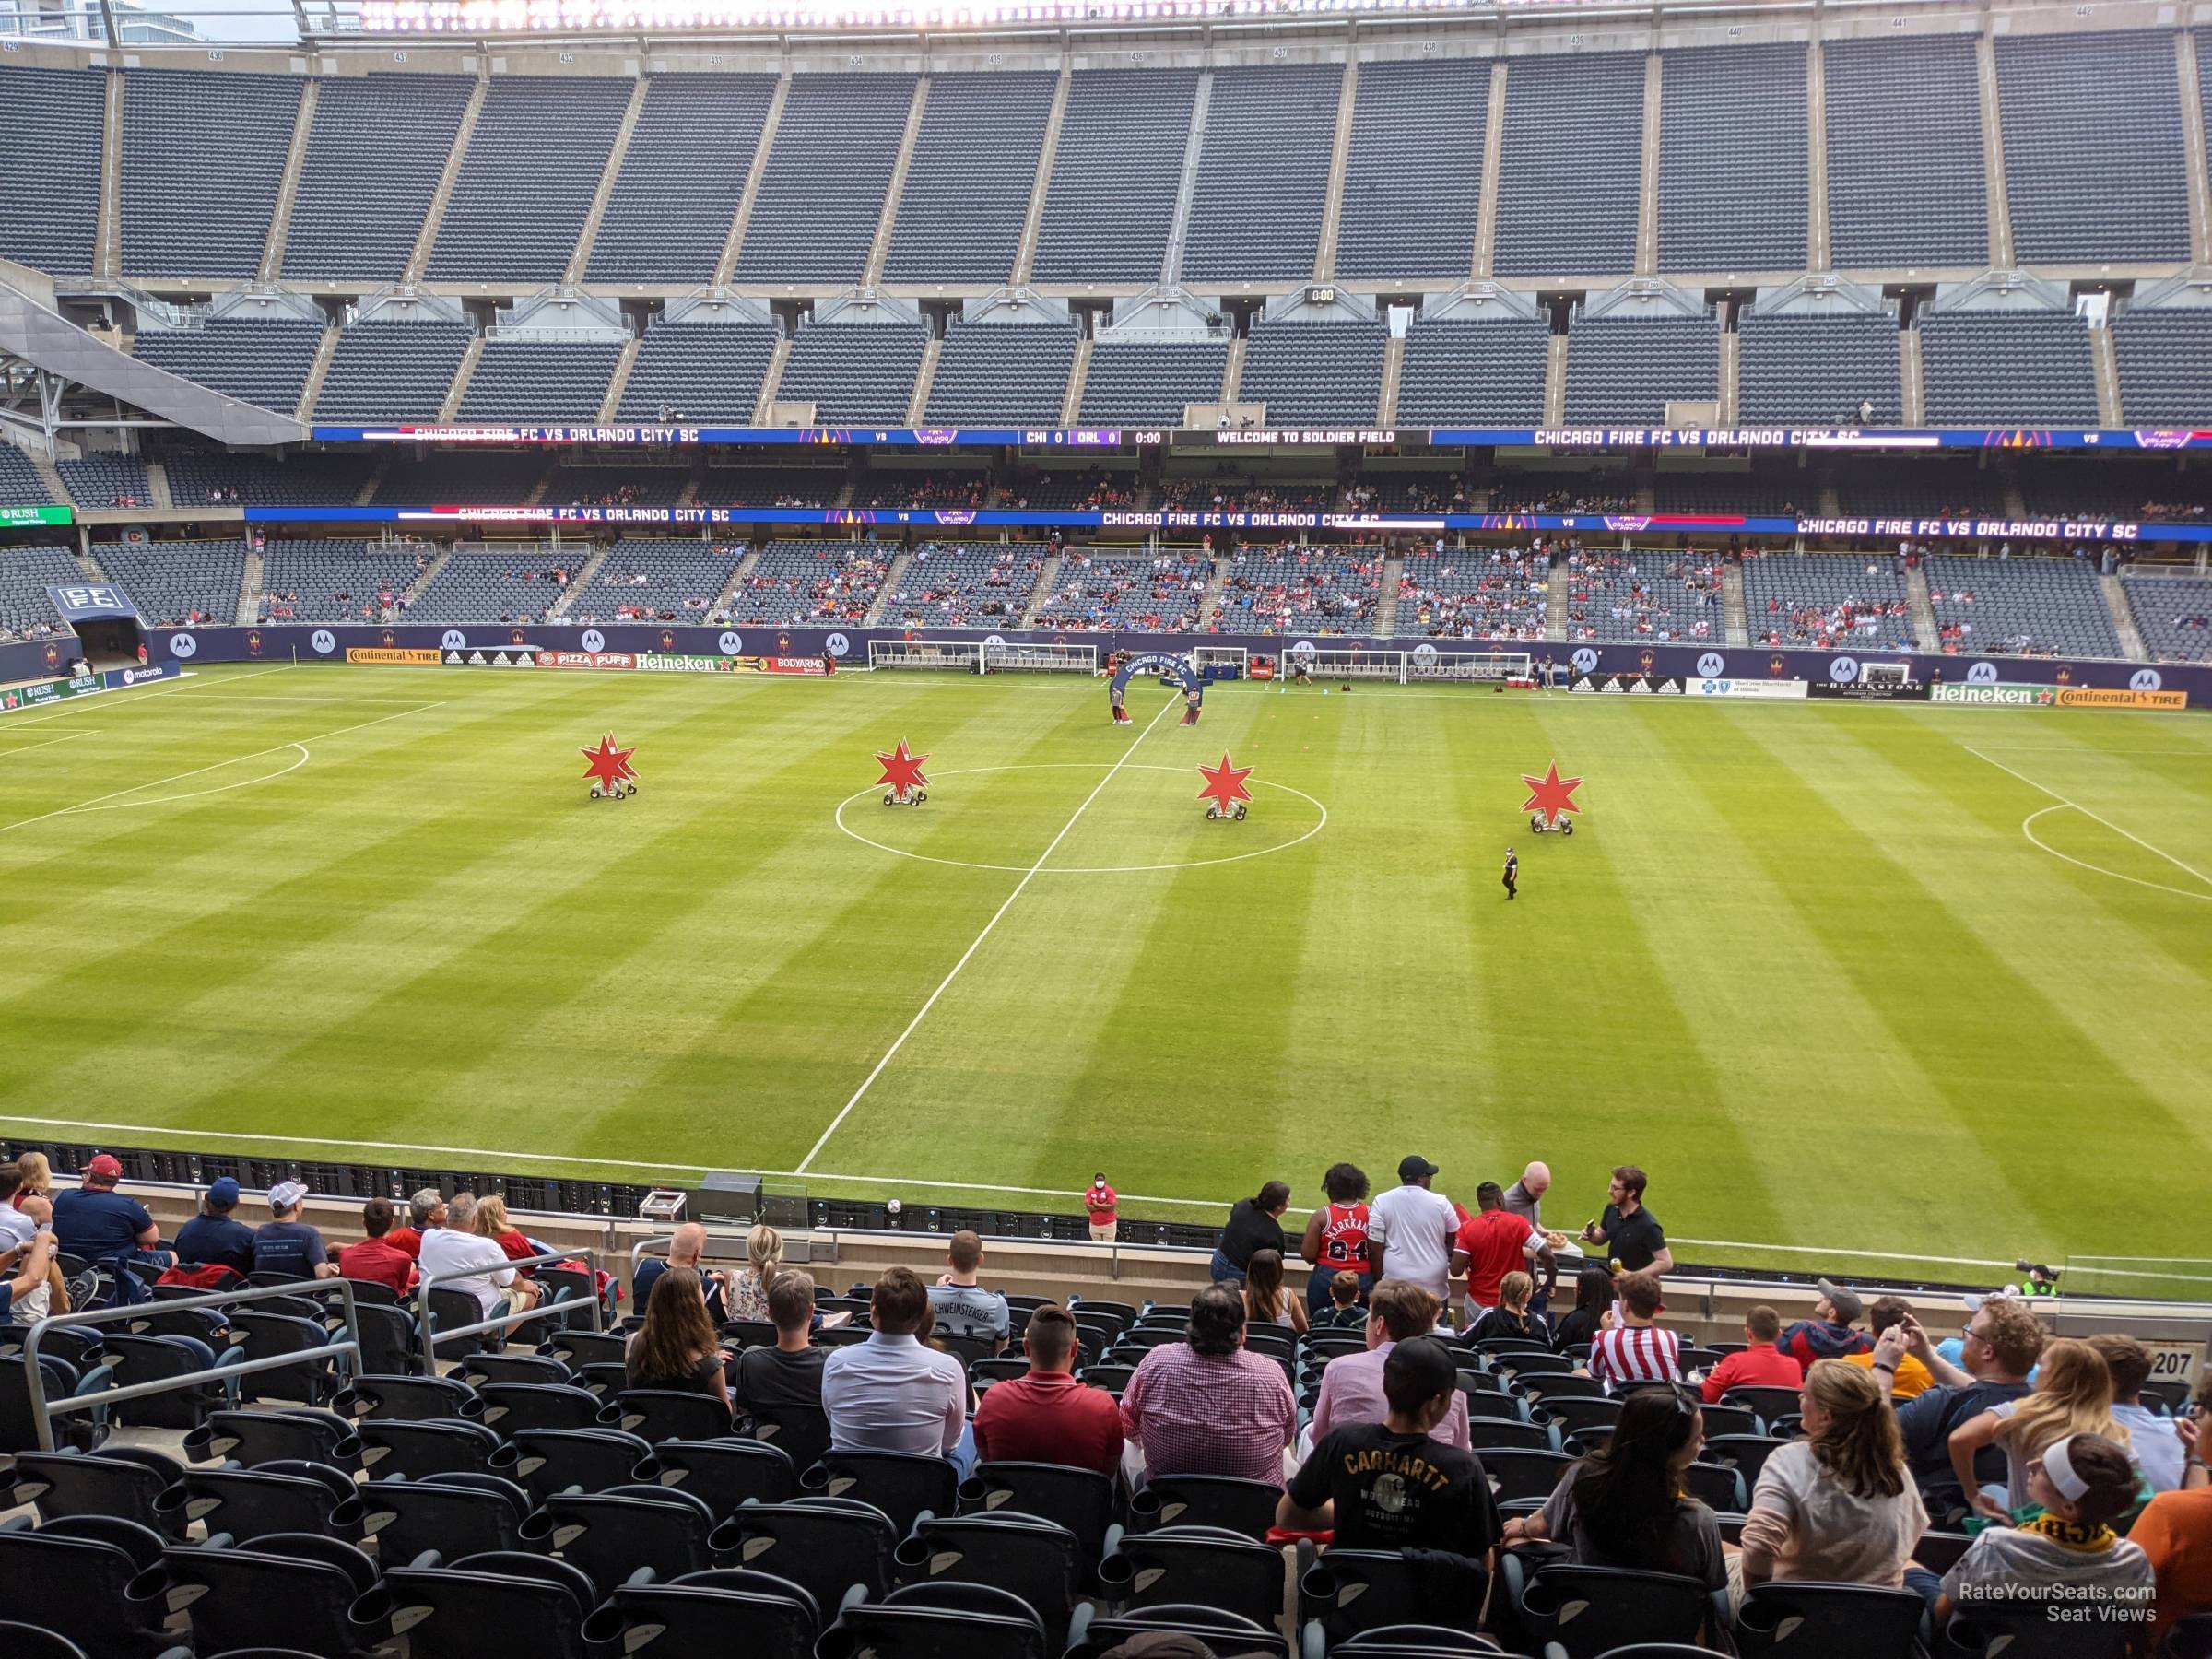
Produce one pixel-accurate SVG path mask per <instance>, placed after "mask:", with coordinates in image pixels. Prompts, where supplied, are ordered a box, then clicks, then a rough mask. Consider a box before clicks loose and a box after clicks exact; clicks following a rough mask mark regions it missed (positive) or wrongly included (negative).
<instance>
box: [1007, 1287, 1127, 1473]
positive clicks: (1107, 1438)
mask: <svg viewBox="0 0 2212 1659" xmlns="http://www.w3.org/2000/svg"><path fill="white" fill-rule="evenodd" d="M1021 1346H1022V1347H1023V1348H1024V1349H1025V1350H1026V1351H1027V1352H1028V1354H1029V1356H1030V1374H1029V1375H1028V1376H1026V1377H1013V1378H1009V1379H1008V1380H1007V1381H1006V1382H994V1383H993V1384H992V1385H991V1386H990V1387H989V1388H987V1389H985V1390H984V1391H983V1397H982V1403H981V1404H979V1405H978V1406H976V1408H975V1454H976V1457H977V1459H978V1461H980V1462H983V1463H1007V1462H1012V1463H1049V1464H1065V1465H1068V1466H1070V1467H1071V1468H1077V1469H1096V1470H1097V1471H1098V1472H1099V1473H1100V1474H1101V1475H1107V1476H1112V1474H1114V1473H1115V1472H1116V1471H1117V1470H1119V1469H1120V1467H1121V1466H1122V1411H1121V1407H1120V1406H1117V1405H1115V1404H1114V1399H1113V1396H1112V1394H1108V1393H1107V1392H1106V1391H1105V1390H1104V1389H1102V1388H1092V1387H1090V1386H1089V1385H1088V1384H1087V1383H1082V1382H1077V1381H1076V1379H1075V1377H1074V1376H1073V1375H1072V1374H1071V1370H1070V1368H1071V1367H1072V1366H1073V1365H1074V1363H1075V1355H1076V1321H1075V1317H1074V1315H1072V1314H1071V1313H1069V1312H1068V1311H1067V1310H1066V1309H1065V1308H1060V1307H1053V1306H1052V1305H1050V1304H1048V1305H1046V1306H1044V1307H1041V1308H1040V1309H1038V1310H1037V1311H1036V1312H1034V1313H1032V1314H1030V1325H1029V1329H1028V1330H1027V1331H1026V1332H1024V1333H1023V1335H1022V1339H1021Z"/></svg>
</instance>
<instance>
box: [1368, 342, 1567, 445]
mask: <svg viewBox="0 0 2212 1659" xmlns="http://www.w3.org/2000/svg"><path fill="white" fill-rule="evenodd" d="M1550 359H1551V324H1550V323H1549V321H1548V320H1547V319H1546V318H1543V317H1502V316H1501V317H1495V318H1486V319H1469V320H1467V321H1465V322H1462V321H1458V320H1455V319H1452V318H1445V319H1442V320H1440V321H1430V320H1429V319H1427V318H1416V319H1415V321H1414V323H1413V324H1412V325H1411V326H1410V327H1409V328H1407V329H1406V353H1405V357H1404V359H1403V361H1402V363H1401V365H1400V368H1399V371H1398V411H1397V418H1398V419H1399V420H1400V421H1402V422H1404V423H1406V425H1409V426H1428V425H1438V426H1449V425H1455V424H1458V423H1460V422H1466V423H1469V424H1472V425H1478V426H1503V427H1520V426H1541V425H1543V424H1544V382H1545V377H1546V374H1547V372H1548V370H1549V366H1550Z"/></svg>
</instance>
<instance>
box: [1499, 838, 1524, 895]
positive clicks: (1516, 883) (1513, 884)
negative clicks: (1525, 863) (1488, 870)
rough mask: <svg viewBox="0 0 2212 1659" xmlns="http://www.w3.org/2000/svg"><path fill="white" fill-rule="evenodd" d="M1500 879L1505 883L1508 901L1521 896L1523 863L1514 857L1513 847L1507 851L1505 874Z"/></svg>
mask: <svg viewBox="0 0 2212 1659" xmlns="http://www.w3.org/2000/svg"><path fill="white" fill-rule="evenodd" d="M1500 879H1501V880H1503V881H1504V883H1505V896H1506V897H1507V898H1508V899H1517V898H1519V897H1520V896H1521V886H1520V883H1521V861H1520V859H1518V858H1517V857H1515V856H1514V855H1513V850H1512V848H1511V847H1508V848H1507V849H1506V850H1505V874H1504V876H1503V877H1500Z"/></svg>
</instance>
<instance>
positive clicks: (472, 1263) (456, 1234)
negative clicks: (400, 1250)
mask: <svg viewBox="0 0 2212 1659" xmlns="http://www.w3.org/2000/svg"><path fill="white" fill-rule="evenodd" d="M476 1223H477V1195H476V1194H474V1193H455V1194H453V1200H452V1202H450V1203H449V1204H447V1206H445V1225H444V1226H443V1227H433V1228H431V1229H430V1230H429V1231H428V1232H426V1233H424V1234H423V1235H422V1254H421V1255H420V1256H419V1257H418V1264H419V1265H420V1266H421V1268H422V1277H424V1278H425V1279H431V1278H438V1279H446V1276H447V1275H449V1274H455V1273H467V1270H468V1269H469V1268H472V1267H479V1268H482V1269H484V1271H483V1272H481V1273H467V1277H464V1278H458V1279H448V1280H447V1282H446V1283H444V1284H441V1286H439V1287H438V1288H440V1289H441V1290H465V1291H467V1292H468V1293H469V1294H470V1295H471V1296H473V1297H475V1298H476V1299H477V1306H478V1307H480V1308H481V1309H483V1311H484V1317H485V1318H486V1319H489V1318H490V1317H491V1316H492V1315H493V1314H494V1313H497V1312H500V1303H501V1302H505V1303H506V1305H507V1308H508V1311H509V1312H516V1313H520V1312H523V1311H524V1309H526V1308H534V1307H535V1306H536V1305H537V1286H536V1285H535V1283H533V1282H532V1281H531V1280H529V1279H526V1278H524V1277H521V1275H519V1274H517V1273H516V1272H515V1270H514V1269H513V1268H512V1267H510V1266H509V1265H507V1253H506V1252H505V1251H503V1250H501V1249H500V1246H499V1241H497V1240H495V1239H487V1238H485V1237H484V1236H483V1235H482V1234H480V1233H478V1232H477V1230H476Z"/></svg>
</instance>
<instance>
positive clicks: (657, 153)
mask: <svg viewBox="0 0 2212 1659" xmlns="http://www.w3.org/2000/svg"><path fill="white" fill-rule="evenodd" d="M775 91H776V77H775V76H772V75H712V74H710V75H658V76H653V78H652V79H651V80H650V81H648V82H647V84H646V92H645V104H644V107H643V108H642V109H641V110H640V111H639V112H638V124H637V126H636V128H635V129H634V130H633V131H632V132H631V134H630V137H629V149H628V150H627V151H626V152H624V154H623V157H622V171H620V173H619V174H618V175H617V176H616V179H615V188H614V192H613V194H611V195H609V196H608V197H607V202H606V214H605V215H604V216H603V217H602V218H601V219H600V221H599V234H598V237H597V239H596V240H595V241H594V242H593V243H592V256H591V261H590V263H589V265H588V266H587V267H586V270H587V275H588V276H589V277H590V278H591V280H592V281H594V282H658V283H670V284H676V283H683V284H691V283H698V284H702V285H703V284H706V283H710V282H712V281H713V279H714V272H715V268H716V267H717V266H718V265H720V264H721V262H722V253H723V249H724V246H725V245H726V244H727V242H728V241H729V235H730V227H731V225H732V224H733V223H734V222H735V219H736V218H737V203H738V201H739V199H740V198H741V197H743V195H744V194H745V181H746V177H747V174H748V172H749V171H751V169H752V165H753V153H754V151H755V150H757V149H758V148H759V144H760V131H761V128H762V127H764V126H765V125H766V124H767V123H768V109H769V104H770V102H771V100H773V99H774V97H775ZM748 413H749V411H748Z"/></svg>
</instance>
